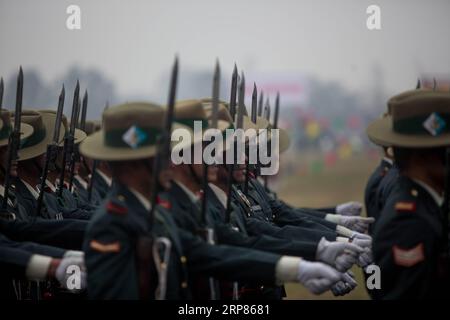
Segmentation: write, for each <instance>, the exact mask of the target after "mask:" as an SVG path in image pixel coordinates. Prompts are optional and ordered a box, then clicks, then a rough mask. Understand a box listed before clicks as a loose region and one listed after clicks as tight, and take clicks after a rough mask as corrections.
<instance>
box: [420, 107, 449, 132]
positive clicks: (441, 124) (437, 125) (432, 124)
mask: <svg viewBox="0 0 450 320" xmlns="http://www.w3.org/2000/svg"><path fill="white" fill-rule="evenodd" d="M445 125H446V123H445V121H444V119H442V117H441V116H439V114H438V113H437V112H433V113H432V114H430V116H429V117H428V118H427V119H426V120H425V121H424V122H423V127H424V128H425V129H427V131H428V132H429V133H430V134H431V135H432V136H437V135H439V134H440V133H441V132H442V130H444V128H445Z"/></svg>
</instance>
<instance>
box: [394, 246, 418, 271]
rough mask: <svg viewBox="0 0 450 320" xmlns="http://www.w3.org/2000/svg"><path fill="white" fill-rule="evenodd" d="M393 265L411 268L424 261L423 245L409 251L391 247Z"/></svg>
mask: <svg viewBox="0 0 450 320" xmlns="http://www.w3.org/2000/svg"><path fill="white" fill-rule="evenodd" d="M392 253H393V255H394V261H395V264H396V265H398V266H402V267H412V266H413V265H415V264H417V263H419V262H421V261H423V260H425V253H424V247H423V243H422V242H421V243H419V244H418V245H417V246H415V247H414V248H411V249H401V248H400V247H398V246H393V247H392Z"/></svg>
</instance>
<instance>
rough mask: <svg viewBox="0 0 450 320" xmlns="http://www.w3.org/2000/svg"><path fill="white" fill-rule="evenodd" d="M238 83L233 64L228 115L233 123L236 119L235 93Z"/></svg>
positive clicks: (235, 68)
mask: <svg viewBox="0 0 450 320" xmlns="http://www.w3.org/2000/svg"><path fill="white" fill-rule="evenodd" d="M237 83H238V72H237V67H236V64H234V69H233V75H232V76H231V94H230V114H231V118H232V119H233V121H235V117H236V93H237Z"/></svg>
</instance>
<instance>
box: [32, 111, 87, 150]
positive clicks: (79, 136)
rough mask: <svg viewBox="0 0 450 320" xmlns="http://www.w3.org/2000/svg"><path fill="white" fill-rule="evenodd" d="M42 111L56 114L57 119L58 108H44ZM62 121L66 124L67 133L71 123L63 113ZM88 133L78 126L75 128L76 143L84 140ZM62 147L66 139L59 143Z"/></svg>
mask: <svg viewBox="0 0 450 320" xmlns="http://www.w3.org/2000/svg"><path fill="white" fill-rule="evenodd" d="M39 112H40V113H42V114H44V113H48V114H51V115H53V116H54V118H55V120H56V110H52V109H44V110H39ZM61 122H62V124H63V126H64V129H65V130H66V133H69V129H70V128H69V123H68V122H67V117H66V116H65V115H64V114H63V115H62V119H61ZM86 136H87V135H86V133H85V132H84V131H83V130H80V129H78V128H75V132H74V141H73V142H74V143H75V144H78V143H80V142H81V141H83V140H84V139H85V138H86ZM59 146H60V147H62V146H64V141H61V143H60V144H59Z"/></svg>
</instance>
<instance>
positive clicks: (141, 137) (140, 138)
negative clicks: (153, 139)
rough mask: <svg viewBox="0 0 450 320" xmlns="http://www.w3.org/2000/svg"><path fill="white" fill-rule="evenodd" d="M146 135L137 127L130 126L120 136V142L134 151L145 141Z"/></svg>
mask: <svg viewBox="0 0 450 320" xmlns="http://www.w3.org/2000/svg"><path fill="white" fill-rule="evenodd" d="M147 137H148V136H147V133H146V132H145V131H144V130H142V129H141V128H139V127H138V126H135V125H133V126H131V127H130V128H129V129H128V130H127V131H126V132H125V133H124V134H123V136H122V140H123V141H124V142H125V143H126V144H128V145H129V146H130V147H131V148H133V149H136V148H137V147H139V146H140V145H141V144H142V143H143V142H144V141H145V140H147Z"/></svg>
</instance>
